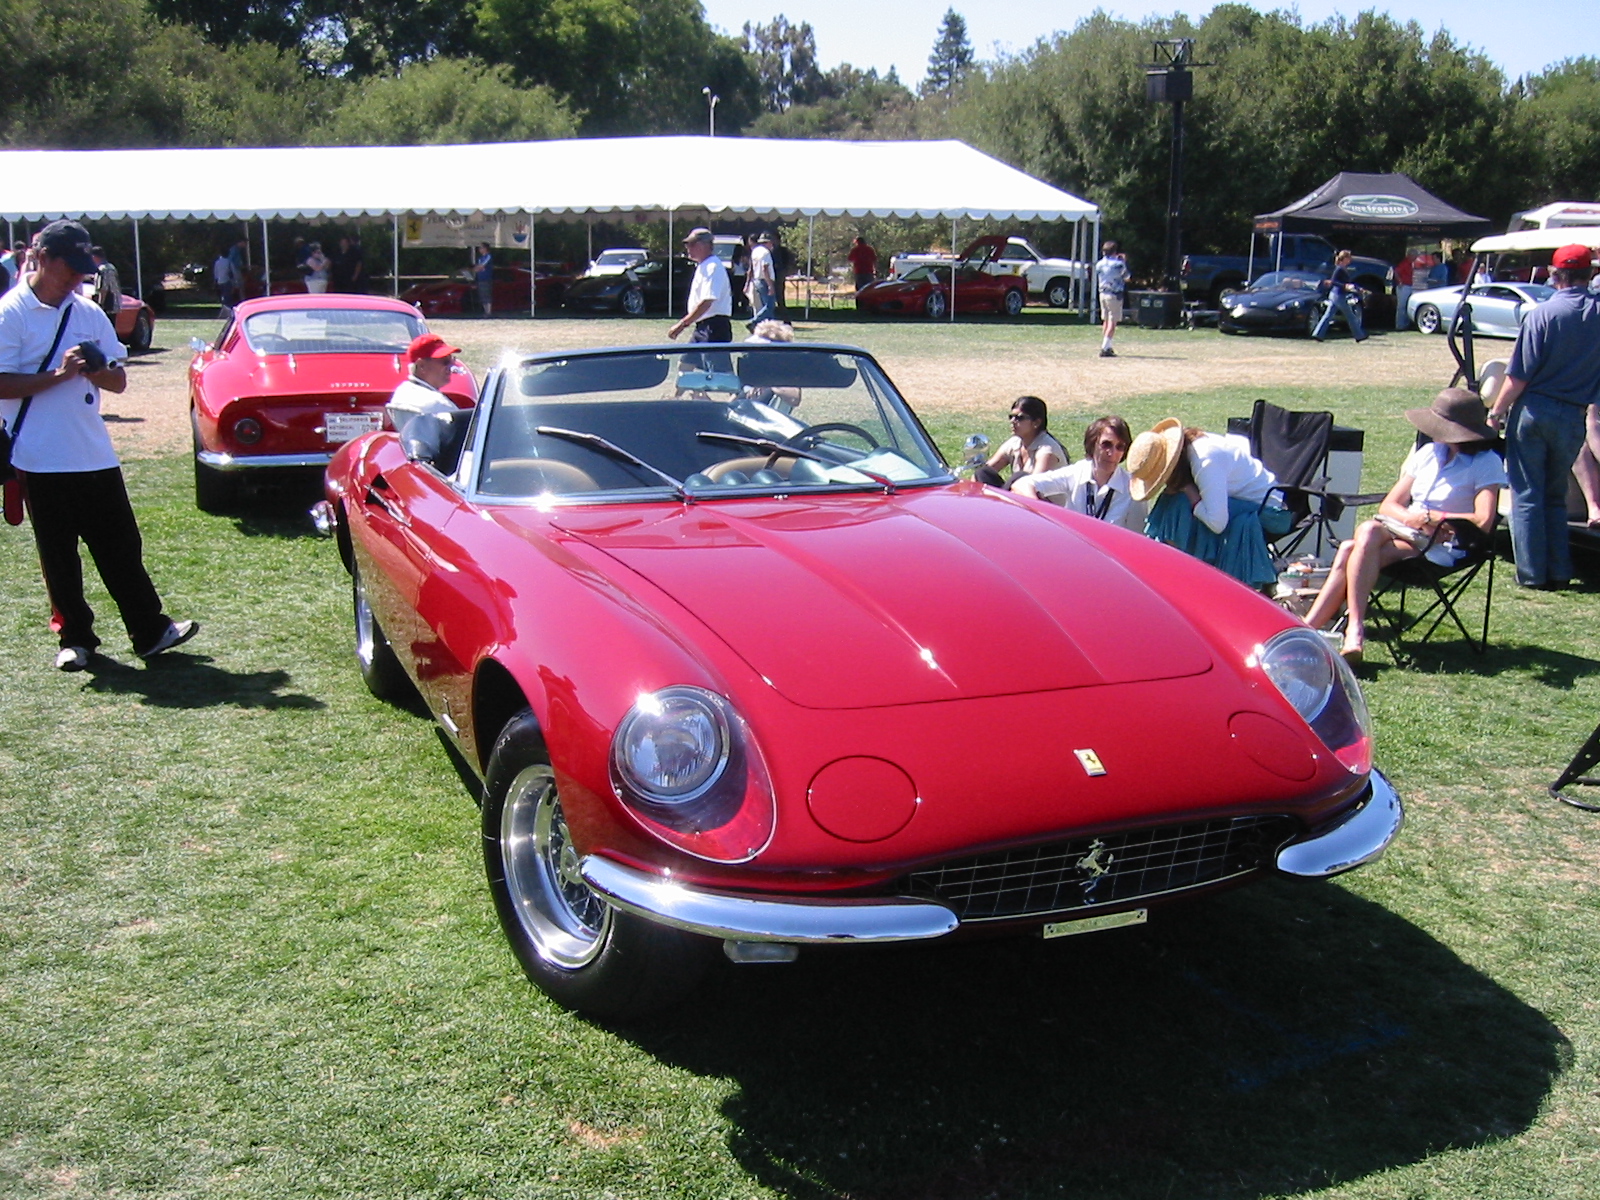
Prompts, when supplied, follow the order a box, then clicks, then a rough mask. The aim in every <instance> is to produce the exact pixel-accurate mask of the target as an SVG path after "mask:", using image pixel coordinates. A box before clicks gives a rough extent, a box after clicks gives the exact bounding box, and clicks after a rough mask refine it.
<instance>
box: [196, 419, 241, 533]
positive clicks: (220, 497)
mask: <svg viewBox="0 0 1600 1200" xmlns="http://www.w3.org/2000/svg"><path fill="white" fill-rule="evenodd" d="M189 420H190V425H191V427H193V424H194V414H193V413H190V416H189ZM192 432H193V438H194V506H195V507H196V508H198V509H199V510H200V511H201V512H203V513H223V512H227V511H228V510H229V509H230V508H232V507H233V506H234V504H235V503H237V501H238V499H239V485H238V483H237V482H236V481H235V480H234V479H233V478H232V477H231V476H229V474H228V473H227V472H226V471H219V470H217V469H216V468H215V467H208V466H206V465H205V464H204V463H203V462H201V461H200V431H199V429H198V428H193V429H192Z"/></svg>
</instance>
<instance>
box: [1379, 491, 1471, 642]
mask: <svg viewBox="0 0 1600 1200" xmlns="http://www.w3.org/2000/svg"><path fill="white" fill-rule="evenodd" d="M1499 523H1500V516H1499V514H1498V513H1496V514H1495V519H1494V524H1493V525H1491V526H1490V528H1489V532H1488V533H1484V532H1483V530H1481V529H1479V528H1478V526H1477V525H1475V524H1473V523H1472V522H1471V521H1446V522H1444V525H1443V526H1442V528H1452V529H1454V530H1455V533H1456V536H1457V538H1458V539H1460V544H1461V545H1462V547H1463V548H1465V549H1466V551H1467V553H1466V555H1465V556H1464V557H1462V558H1460V559H1458V560H1456V561H1455V562H1454V563H1452V564H1451V565H1450V566H1447V567H1445V566H1440V565H1439V564H1438V563H1435V562H1430V561H1429V560H1428V559H1427V557H1426V556H1422V557H1417V558H1407V559H1402V560H1401V561H1400V562H1397V563H1392V564H1390V565H1389V566H1388V567H1385V568H1384V570H1383V571H1382V573H1380V574H1379V576H1378V584H1377V586H1376V587H1375V588H1373V590H1372V597H1371V599H1370V600H1368V602H1367V619H1368V633H1369V634H1372V635H1374V636H1376V638H1377V639H1378V640H1380V641H1386V642H1387V643H1388V645H1389V653H1390V654H1392V655H1393V656H1394V660H1395V661H1396V662H1405V661H1407V660H1408V659H1410V658H1412V657H1413V655H1412V653H1411V652H1412V651H1413V650H1414V649H1415V648H1416V647H1418V646H1421V645H1423V644H1424V643H1426V642H1427V641H1428V640H1429V639H1431V638H1432V637H1433V635H1434V633H1435V632H1436V631H1437V630H1438V629H1439V627H1440V626H1441V625H1443V624H1444V622H1445V619H1446V618H1449V619H1450V620H1451V621H1453V622H1454V623H1455V627H1456V628H1457V629H1459V630H1460V631H1461V636H1462V637H1463V638H1465V639H1466V642H1467V645H1468V646H1470V647H1471V648H1472V651H1473V653H1474V654H1482V653H1483V652H1484V651H1485V650H1486V649H1488V646H1489V612H1490V609H1491V607H1492V606H1493V603H1494V560H1495V552H1494V535H1495V530H1496V529H1497V528H1498V527H1499ZM1434 536H1435V537H1437V536H1438V533H1435V535H1434ZM1486 566H1487V567H1488V569H1489V571H1488V576H1487V580H1488V586H1487V587H1485V588H1484V592H1483V625H1482V629H1481V631H1480V633H1479V634H1478V636H1477V637H1473V635H1472V631H1471V630H1469V629H1468V628H1467V625H1466V622H1465V621H1463V620H1462V619H1461V611H1460V609H1461V604H1460V602H1461V600H1462V597H1463V596H1464V595H1465V593H1466V591H1467V589H1468V588H1469V587H1471V586H1472V582H1473V580H1475V579H1477V577H1478V575H1479V573H1480V572H1482V571H1483V569H1484V567H1486ZM1413 591H1416V592H1421V593H1423V597H1424V599H1425V600H1427V605H1426V607H1424V608H1423V609H1422V610H1421V611H1420V612H1411V611H1409V610H1408V609H1407V606H1406V602H1407V599H1408V598H1409V596H1410V594H1411V593H1412V592H1413ZM1430 618H1432V619H1431V621H1430V620H1429V619H1430ZM1425 622H1426V623H1427V624H1426V627H1425V628H1424V623H1425ZM1476 623H1477V622H1476V621H1474V624H1476ZM1418 629H1421V630H1422V634H1421V636H1420V637H1418V636H1416V631H1417V630H1418Z"/></svg>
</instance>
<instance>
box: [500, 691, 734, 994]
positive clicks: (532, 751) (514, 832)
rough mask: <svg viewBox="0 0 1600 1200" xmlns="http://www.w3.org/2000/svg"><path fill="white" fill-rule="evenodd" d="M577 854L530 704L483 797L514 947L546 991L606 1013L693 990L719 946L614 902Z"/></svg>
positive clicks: (509, 733) (512, 729)
mask: <svg viewBox="0 0 1600 1200" xmlns="http://www.w3.org/2000/svg"><path fill="white" fill-rule="evenodd" d="M578 860H579V855H578V851H577V849H576V848H575V847H574V846H573V844H572V835H571V832H570V830H569V829H568V826H567V818H566V814H565V812H564V811H563V809H562V802H561V794H560V789H559V788H558V786H557V784H556V777H555V772H554V770H553V769H552V768H551V766H550V753H549V750H548V749H547V748H546V746H545V743H544V737H543V735H542V733H541V732H540V730H539V726H538V723H537V722H536V721H535V720H534V717H533V714H532V712H530V711H529V710H527V709H524V710H523V711H522V712H521V713H519V714H517V715H516V716H515V717H513V718H511V720H510V721H508V722H507V723H506V726H505V728H504V729H503V730H501V732H500V736H499V738H498V739H496V741H495V746H494V751H493V753H492V754H491V755H490V757H489V769H488V772H487V773H486V775H485V783H484V796H483V865H484V870H485V872H486V873H487V875H488V877H489V891H490V892H491V893H492V895H493V896H494V905H495V910H496V912H497V913H498V914H499V917H500V927H501V928H502V929H503V930H504V931H505V935H506V940H507V941H509V942H510V943H511V951H512V953H513V954H515V955H516V956H517V961H518V962H519V963H520V964H521V966H522V969H523V971H524V972H525V973H526V974H527V976H528V978H529V979H531V980H532V981H533V982H534V983H535V984H536V985H538V987H539V989H540V990H541V991H542V992H544V993H545V995H547V996H549V997H550V998H551V999H552V1000H554V1001H556V1003H558V1004H560V1005H563V1006H564V1007H566V1008H571V1009H575V1010H577V1011H579V1012H583V1013H588V1014H590V1015H593V1016H597V1017H627V1016H634V1015H638V1014H641V1013H645V1012H649V1011H651V1010H653V1009H658V1008H661V1007H663V1006H665V1005H668V1004H671V1003H672V1002H673V1001H675V1000H677V999H679V998H680V997H682V996H684V995H685V994H687V993H688V991H689V990H690V989H691V988H692V987H693V986H694V985H695V983H696V982H698V981H699V979H700V976H701V974H702V973H703V972H704V971H705V969H706V966H707V964H708V963H709V962H710V960H711V953H712V951H713V950H714V949H715V946H716V943H715V942H712V941H711V940H709V939H707V938H700V937H695V936H694V935H692V934H687V933H682V932H680V931H678V930H676V929H671V928H668V927H667V926H664V925H656V924H654V923H652V922H650V921H646V920H644V919H642V918H640V917H635V916H633V915H632V914H630V913H625V912H622V911H620V910H618V909H615V908H612V907H611V905H610V904H609V903H607V902H606V901H605V900H604V899H602V898H601V897H600V896H599V895H597V894H596V893H595V892H593V891H591V890H590V889H589V886H588V885H587V884H585V883H584V882H583V879H582V877H581V876H580V875H579V874H578Z"/></svg>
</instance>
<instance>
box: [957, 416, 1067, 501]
mask: <svg viewBox="0 0 1600 1200" xmlns="http://www.w3.org/2000/svg"><path fill="white" fill-rule="evenodd" d="M1071 461H1072V456H1071V455H1070V454H1068V453H1067V452H1066V450H1065V449H1063V448H1062V445H1061V443H1060V442H1058V441H1056V439H1055V438H1054V437H1053V436H1052V435H1051V433H1050V409H1049V407H1048V406H1047V405H1046V404H1045V402H1044V401H1043V400H1041V399H1039V397H1037V396H1018V397H1017V400H1016V403H1015V404H1013V405H1012V406H1011V436H1010V437H1008V438H1007V439H1006V440H1005V441H1003V442H1001V443H1000V449H998V450H996V451H995V452H994V456H993V457H992V458H990V459H989V461H988V462H986V463H984V465H983V466H981V467H979V468H978V469H977V470H976V471H975V472H973V476H972V477H973V478H974V479H976V480H977V481H978V482H979V483H986V484H988V485H989V486H990V487H998V488H1008V487H1010V486H1011V485H1012V484H1014V483H1016V482H1017V480H1019V479H1022V478H1024V477H1025V476H1028V475H1037V474H1039V473H1040V472H1043V471H1049V470H1053V469H1054V468H1056V467H1064V466H1066V465H1067V464H1068V463H1069V462H1071ZM1002 469H1009V470H1010V472H1011V475H1010V478H1007V477H1005V476H1003V475H1001V474H1000V472H1001V470H1002Z"/></svg>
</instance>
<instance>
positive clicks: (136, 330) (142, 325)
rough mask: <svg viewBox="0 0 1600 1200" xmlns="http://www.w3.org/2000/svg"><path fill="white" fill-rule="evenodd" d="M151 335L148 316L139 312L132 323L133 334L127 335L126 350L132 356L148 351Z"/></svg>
mask: <svg viewBox="0 0 1600 1200" xmlns="http://www.w3.org/2000/svg"><path fill="white" fill-rule="evenodd" d="M153 334H154V331H153V330H152V329H151V328H150V316H149V314H148V313H144V312H141V313H140V314H139V315H138V317H137V318H136V319H135V320H134V322H133V332H132V333H131V334H129V335H128V350H129V351H130V352H131V353H133V354H143V353H144V352H145V351H146V350H148V349H150V342H151V339H152V336H153Z"/></svg>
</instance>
